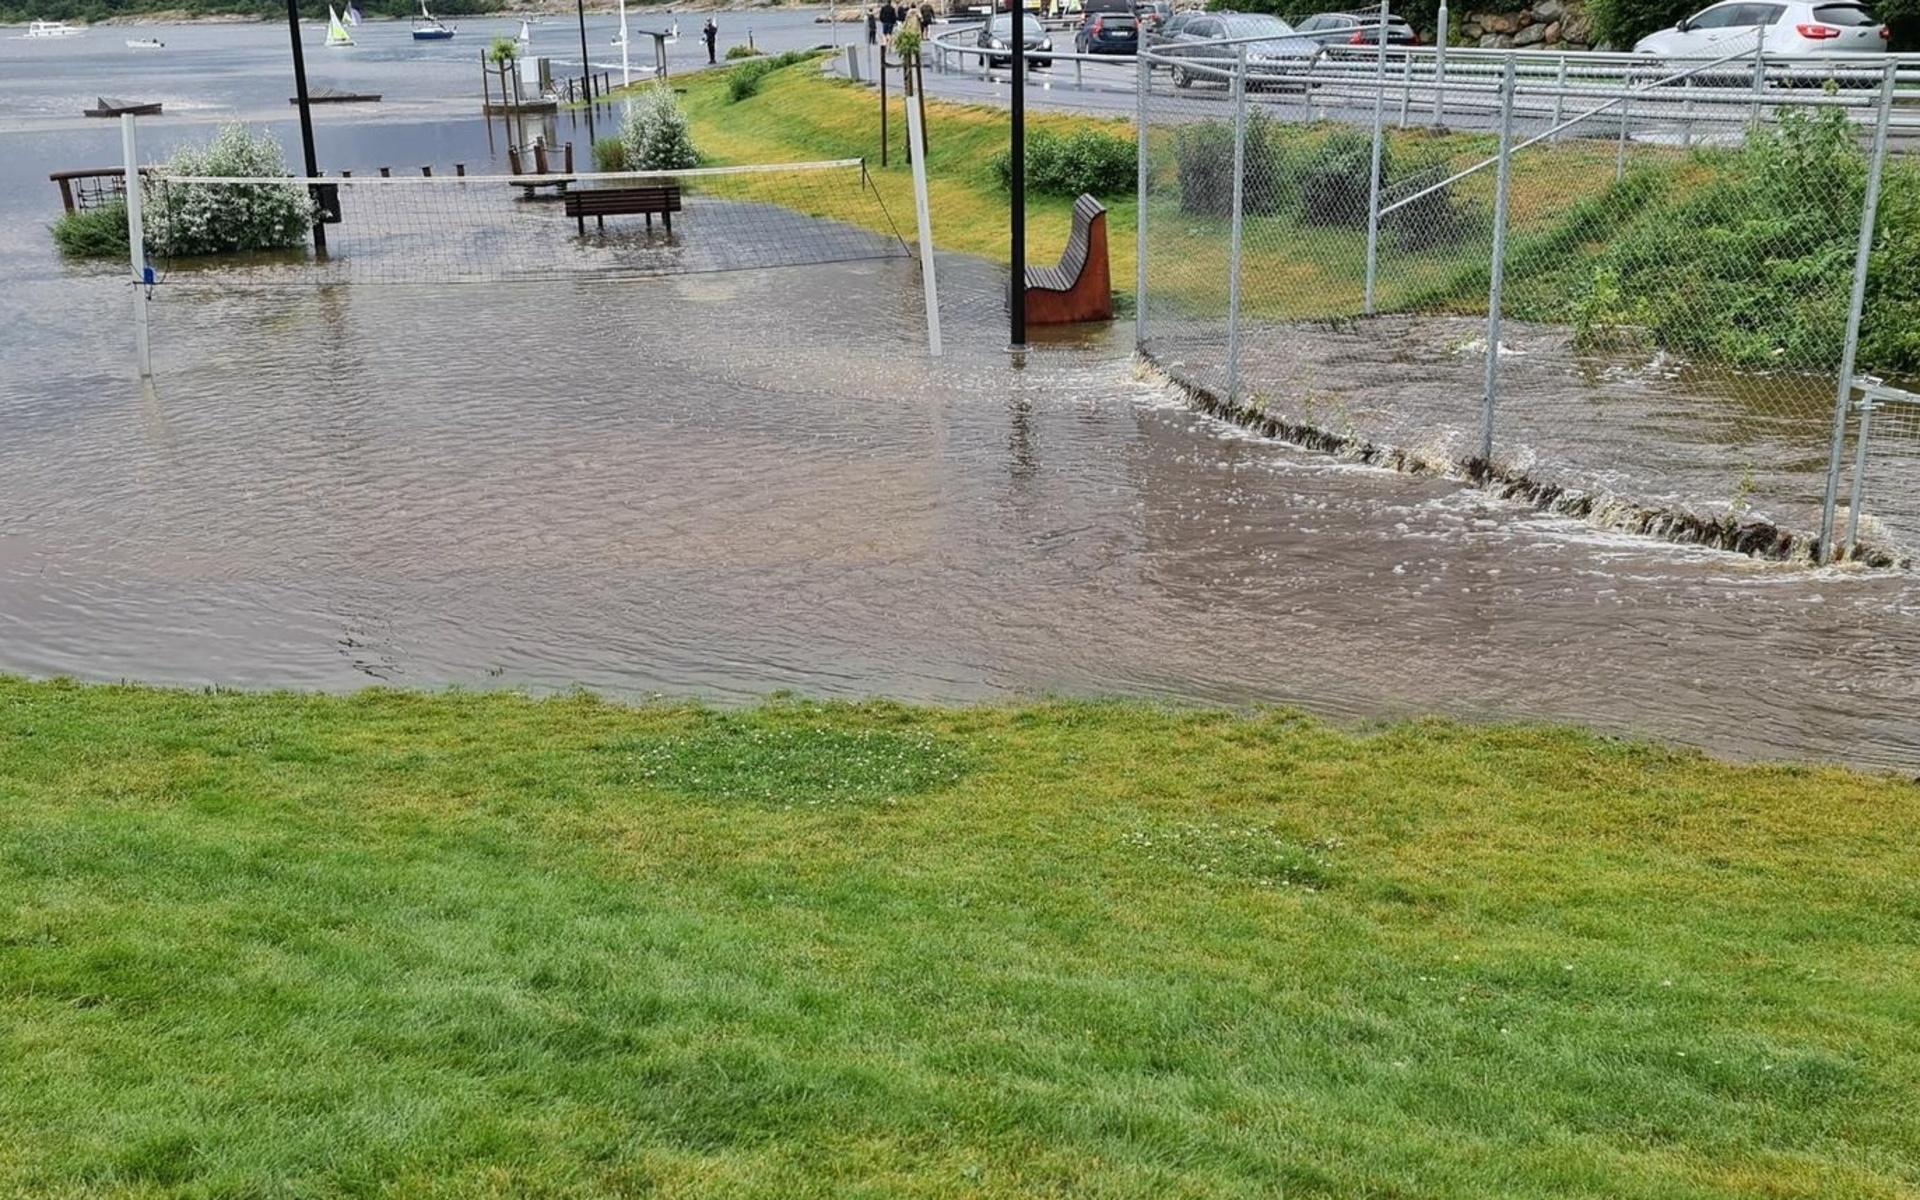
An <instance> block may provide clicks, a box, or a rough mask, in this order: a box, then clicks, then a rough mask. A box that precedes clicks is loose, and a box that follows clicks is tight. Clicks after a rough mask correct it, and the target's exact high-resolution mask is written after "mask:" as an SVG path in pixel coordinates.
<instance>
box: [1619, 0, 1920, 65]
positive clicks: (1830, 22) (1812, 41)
mask: <svg viewBox="0 0 1920 1200" xmlns="http://www.w3.org/2000/svg"><path fill="white" fill-rule="evenodd" d="M1756 31H1758V33H1759V36H1760V47H1761V49H1762V50H1763V51H1765V53H1766V54H1767V55H1769V56H1786V57H1795V56H1802V55H1827V54H1884V53H1886V51H1887V43H1888V40H1889V39H1890V38H1891V37H1892V36H1893V35H1892V34H1891V32H1889V30H1888V29H1887V27H1886V26H1885V25H1882V24H1881V23H1880V22H1879V20H1878V19H1876V18H1875V17H1874V15H1873V13H1871V12H1870V11H1868V9H1867V8H1866V7H1865V6H1864V5H1861V4H1854V3H1850V2H1848V0H1837V2H1835V3H1827V4H1821V3H1809V2H1808V0H1795V2H1794V3H1769V4H1755V3H1752V2H1751V0H1728V2H1727V3H1724V4H1716V5H1713V6H1712V7H1711V8H1703V9H1701V10H1700V11H1699V12H1697V13H1695V14H1693V15H1692V16H1690V17H1688V18H1686V19H1685V20H1683V21H1681V22H1680V23H1679V24H1678V25H1675V26H1674V27H1673V28H1672V29H1662V30H1661V31H1660V32H1658V33H1650V34H1648V35H1647V36H1646V37H1643V38H1641V39H1640V40H1639V41H1638V42H1635V43H1634V46H1633V49H1634V53H1636V54H1658V55H1661V56H1662V57H1665V58H1719V57H1721V56H1723V55H1728V54H1737V53H1741V52H1743V51H1744V52H1746V53H1752V51H1753V42H1754V35H1755V33H1756Z"/></svg>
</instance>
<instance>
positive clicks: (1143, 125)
mask: <svg viewBox="0 0 1920 1200" xmlns="http://www.w3.org/2000/svg"><path fill="white" fill-rule="evenodd" d="M1152 85H1153V64H1152V63H1150V62H1148V61H1147V56H1146V53H1145V50H1144V49H1143V50H1142V51H1141V53H1140V57H1139V59H1138V62H1137V64H1136V71H1135V82H1134V88H1135V91H1136V98H1135V105H1134V108H1135V113H1134V135H1133V136H1134V155H1135V157H1136V158H1137V159H1139V165H1138V172H1139V179H1138V180H1137V181H1136V182H1135V186H1134V195H1135V199H1134V205H1133V345H1134V348H1135V349H1141V348H1144V347H1145V346H1146V344H1147V154H1148V149H1147V92H1148V91H1149V90H1150V89H1151V87H1152Z"/></svg>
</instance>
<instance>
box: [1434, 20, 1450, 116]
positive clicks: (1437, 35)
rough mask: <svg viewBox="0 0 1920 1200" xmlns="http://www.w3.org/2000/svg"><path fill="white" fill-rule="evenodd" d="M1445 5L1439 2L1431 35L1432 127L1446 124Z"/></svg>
mask: <svg viewBox="0 0 1920 1200" xmlns="http://www.w3.org/2000/svg"><path fill="white" fill-rule="evenodd" d="M1447 19H1448V18H1447V4H1446V0H1440V11H1439V13H1438V14H1437V15H1436V16H1435V17H1434V21H1435V25H1434V34H1433V125H1434V128H1436V129H1438V128H1440V127H1441V126H1443V125H1445V124H1446V123H1447Z"/></svg>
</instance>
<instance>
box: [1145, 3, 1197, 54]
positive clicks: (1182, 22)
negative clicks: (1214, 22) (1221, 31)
mask: <svg viewBox="0 0 1920 1200" xmlns="http://www.w3.org/2000/svg"><path fill="white" fill-rule="evenodd" d="M1200 15H1201V13H1200V12H1199V11H1198V10H1197V9H1188V10H1187V11H1185V12H1177V13H1174V14H1173V15H1172V16H1170V17H1168V18H1167V19H1166V20H1164V21H1162V22H1160V23H1159V24H1158V25H1149V26H1147V28H1146V33H1147V44H1148V45H1149V46H1158V45H1160V44H1161V43H1162V42H1167V41H1171V40H1173V39H1174V38H1176V37H1178V36H1179V34H1180V31H1181V29H1183V28H1185V27H1186V26H1187V24H1188V23H1189V22H1191V21H1192V20H1193V19H1194V18H1195V17H1197V16H1200Z"/></svg>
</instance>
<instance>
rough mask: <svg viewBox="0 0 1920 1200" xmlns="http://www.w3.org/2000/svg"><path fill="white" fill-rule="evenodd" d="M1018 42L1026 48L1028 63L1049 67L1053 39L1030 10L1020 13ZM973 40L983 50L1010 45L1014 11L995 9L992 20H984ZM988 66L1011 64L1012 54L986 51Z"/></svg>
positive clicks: (1005, 48)
mask: <svg viewBox="0 0 1920 1200" xmlns="http://www.w3.org/2000/svg"><path fill="white" fill-rule="evenodd" d="M1020 32H1021V38H1020V44H1021V45H1022V46H1023V47H1025V49H1026V52H1027V53H1026V59H1027V65H1028V66H1029V67H1050V66H1052V65H1053V54H1052V51H1053V39H1052V38H1050V37H1048V36H1047V29H1046V26H1044V25H1042V24H1040V18H1038V17H1036V16H1034V15H1033V14H1032V13H1023V14H1021V25H1020ZM973 44H974V45H975V46H977V47H979V48H980V49H982V50H989V51H991V50H1003V51H1011V50H1012V49H1013V15H1012V14H1011V13H996V14H994V18H993V20H991V21H986V22H983V23H982V24H981V26H980V32H979V33H977V34H975V35H974V39H973ZM986 59H987V66H988V67H989V68H993V67H1011V66H1012V65H1013V55H1012V54H1011V53H1006V54H988V55H987V56H986Z"/></svg>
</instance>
